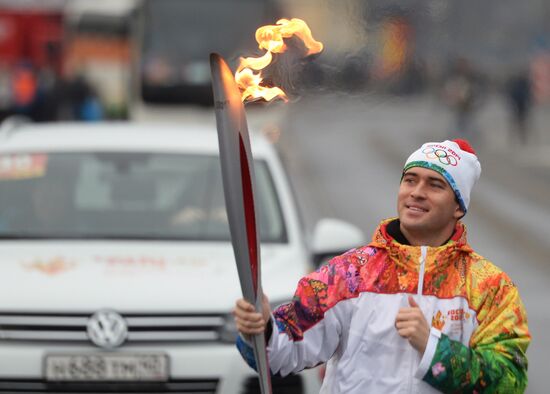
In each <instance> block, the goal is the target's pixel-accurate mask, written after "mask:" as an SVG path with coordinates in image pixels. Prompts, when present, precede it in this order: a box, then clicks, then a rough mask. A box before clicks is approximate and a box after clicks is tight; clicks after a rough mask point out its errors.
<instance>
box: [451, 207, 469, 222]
mask: <svg viewBox="0 0 550 394" xmlns="http://www.w3.org/2000/svg"><path fill="white" fill-rule="evenodd" d="M464 215H466V212H464V211H463V210H462V208H460V205H459V204H456V208H455V214H454V217H455V219H456V220H459V219H462V218H463V217H464Z"/></svg>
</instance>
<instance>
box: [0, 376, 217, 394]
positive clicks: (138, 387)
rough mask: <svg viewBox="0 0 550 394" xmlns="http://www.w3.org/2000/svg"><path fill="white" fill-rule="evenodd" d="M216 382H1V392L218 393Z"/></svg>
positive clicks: (194, 380)
mask: <svg viewBox="0 0 550 394" xmlns="http://www.w3.org/2000/svg"><path fill="white" fill-rule="evenodd" d="M217 387H218V380H217V379H182V380H169V381H167V382H163V383H156V382H155V383H152V382H139V383H114V382H109V383H95V382H63V383H57V382H55V383H54V382H47V381H45V380H0V393H19V394H21V393H195V394H199V393H200V394H208V393H212V394H213V393H215V392H216V389H217Z"/></svg>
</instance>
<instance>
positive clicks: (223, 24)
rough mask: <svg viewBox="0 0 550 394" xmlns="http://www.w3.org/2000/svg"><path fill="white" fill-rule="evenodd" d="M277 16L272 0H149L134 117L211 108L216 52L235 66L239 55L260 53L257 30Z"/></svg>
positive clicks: (143, 13)
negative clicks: (193, 107)
mask: <svg viewBox="0 0 550 394" xmlns="http://www.w3.org/2000/svg"><path fill="white" fill-rule="evenodd" d="M277 18H278V14H277V10H276V6H275V2H274V1H272V0H186V1H181V0H143V1H142V2H141V4H140V7H139V15H138V17H137V24H138V28H137V52H138V54H139V55H138V57H139V60H138V61H137V63H136V64H137V67H138V69H137V70H135V71H136V76H137V80H136V81H135V82H136V84H135V85H134V94H133V95H132V96H133V98H134V102H133V103H132V106H131V107H132V114H131V117H132V118H134V119H138V120H139V119H143V118H146V119H149V118H150V117H155V115H157V116H158V114H159V113H161V114H164V113H165V112H164V111H166V110H167V108H168V111H169V112H170V110H169V109H170V107H172V109H176V105H177V106H178V108H180V109H181V105H182V104H184V105H199V106H210V105H211V104H212V88H211V84H210V63H209V56H210V53H212V52H217V53H219V54H221V55H222V56H223V57H224V58H225V59H226V60H227V61H228V63H229V65H230V67H232V68H235V66H236V65H237V62H238V59H239V56H242V55H253V54H258V53H260V52H259V50H258V46H257V43H256V41H255V38H254V33H255V31H256V29H257V28H258V27H259V26H261V25H264V24H269V23H274V21H276V20H277Z"/></svg>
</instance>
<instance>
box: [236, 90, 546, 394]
mask: <svg viewBox="0 0 550 394" xmlns="http://www.w3.org/2000/svg"><path fill="white" fill-rule="evenodd" d="M247 112H248V113H249V123H252V124H253V125H254V123H255V122H259V123H261V124H262V125H263V126H264V128H265V129H266V130H268V132H269V133H270V134H271V135H272V136H273V138H274V139H275V140H277V146H278V148H279V151H280V153H281V156H282V158H283V161H284V164H285V166H286V167H287V170H288V172H289V175H290V177H291V180H292V183H293V186H294V188H295V190H296V194H297V196H298V200H299V203H300V205H301V207H302V210H303V212H304V215H305V222H306V226H307V227H308V228H309V229H310V230H311V229H312V228H313V227H314V225H315V223H316V221H317V220H318V219H320V218H321V217H336V218H340V219H344V220H347V221H349V222H351V223H353V224H355V225H357V226H358V227H359V228H361V229H362V230H363V231H364V232H365V234H366V235H367V237H368V238H369V239H370V236H371V234H372V231H373V230H374V228H375V226H376V225H377V224H378V222H379V220H380V219H383V218H386V217H390V216H395V214H396V208H395V206H396V193H397V189H398V184H399V179H400V173H401V169H402V166H403V163H404V162H405V160H406V158H407V156H408V155H409V154H410V153H411V152H412V151H413V150H415V149H417V148H418V147H419V146H420V145H421V143H423V142H426V141H428V140H435V141H437V140H442V139H445V138H448V137H449V135H450V134H449V130H450V126H449V122H450V119H451V118H450V115H449V113H448V111H446V109H445V108H444V107H443V106H442V105H441V104H440V103H438V102H437V100H434V99H431V98H429V97H412V98H405V99H403V98H401V99H399V98H395V97H374V96H356V97H349V96H321V97H311V98H303V99H301V100H299V101H296V102H292V103H290V104H288V105H286V106H284V107H282V106H278V105H275V106H273V107H272V108H260V109H258V110H256V109H251V110H250V111H249V110H247ZM251 119H252V120H251ZM476 121H477V126H478V130H477V133H478V134H476V135H470V136H469V137H470V138H471V139H473V140H474V143H475V144H476V146H475V147H476V148H477V150H478V155H479V156H480V161H481V164H482V169H483V170H482V171H483V172H482V176H481V179H480V181H479V183H478V185H476V188H474V191H473V194H472V201H471V204H470V210H469V212H468V215H467V216H466V217H465V223H466V225H467V228H468V234H469V241H470V244H471V245H472V246H473V247H474V249H475V250H476V251H477V252H478V253H480V254H482V255H484V256H485V257H487V258H489V259H490V260H492V261H493V262H494V263H495V264H496V265H498V266H499V267H501V268H502V269H504V270H505V271H506V272H507V273H508V274H509V275H510V276H511V277H512V279H513V280H514V282H515V283H516V284H517V285H518V287H519V289H520V293H521V295H522V299H523V301H524V304H525V306H526V308H527V312H528V317H529V326H530V330H531V332H532V335H533V341H532V343H531V346H530V348H529V350H528V356H529V363H530V368H529V387H528V389H527V393H545V392H547V387H546V381H547V376H545V373H547V371H548V367H547V364H546V361H545V360H546V357H547V354H548V351H550V331H548V329H547V327H548V326H549V325H550V308H548V306H547V304H546V302H547V300H548V299H550V287H549V286H548V284H547V282H548V280H549V279H550V262H549V261H548V256H549V255H550V243H549V242H548V240H549V239H550V236H549V235H548V234H550V207H549V205H550V204H548V203H546V201H548V197H550V181H549V180H548V179H546V178H545V177H544V176H539V175H538V174H547V173H548V172H547V171H546V172H545V168H544V167H542V166H543V165H544V163H542V164H541V163H540V162H536V163H535V162H529V161H526V160H525V158H526V157H529V154H528V153H526V151H528V149H539V150H540V149H544V146H541V145H542V143H541V141H540V140H539V142H538V143H537V146H528V147H525V148H522V149H517V147H516V146H515V145H512V144H511V143H510V142H509V140H507V139H506V137H507V136H506V131H505V130H502V128H500V129H499V128H498V127H497V125H499V124H503V122H504V121H505V120H503V113H502V108H499V106H498V102H497V103H496V104H495V103H493V104H491V105H487V106H485V108H484V109H483V111H480V113H479V114H478V115H477V120H476ZM549 134H550V133H549Z"/></svg>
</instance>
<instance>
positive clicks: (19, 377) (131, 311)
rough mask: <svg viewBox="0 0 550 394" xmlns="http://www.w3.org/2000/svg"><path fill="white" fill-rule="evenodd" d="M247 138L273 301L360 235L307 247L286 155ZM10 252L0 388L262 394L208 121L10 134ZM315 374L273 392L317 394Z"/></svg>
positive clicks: (320, 238) (3, 199)
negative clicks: (240, 332)
mask: <svg viewBox="0 0 550 394" xmlns="http://www.w3.org/2000/svg"><path fill="white" fill-rule="evenodd" d="M251 142H252V151H253V155H254V158H255V168H256V170H255V173H256V178H257V179H256V181H257V184H256V188H257V196H256V200H257V206H258V209H259V229H260V233H261V239H262V244H261V252H262V260H261V261H262V273H263V285H264V290H265V292H266V294H268V295H269V297H270V300H271V301H273V303H274V304H277V303H282V302H284V301H286V300H289V299H291V297H292V293H293V291H294V289H295V287H296V284H297V281H298V279H299V278H300V277H301V276H302V275H304V274H306V273H307V272H309V271H311V270H312V269H313V265H312V261H313V257H314V255H317V256H322V255H328V254H331V253H338V252H342V251H343V250H345V249H348V248H351V247H353V246H357V245H358V244H360V243H362V242H364V237H363V235H362V233H361V232H360V231H359V230H357V229H356V228H355V227H353V226H351V225H348V224H346V223H343V222H339V221H337V220H333V219H327V220H322V221H321V222H320V223H319V224H318V226H317V228H316V230H315V231H314V234H313V237H312V238H311V239H308V238H306V237H305V236H304V232H303V229H302V228H301V226H300V223H299V220H298V212H297V209H296V206H295V203H294V200H293V197H292V193H291V191H290V188H289V185H288V183H287V179H286V177H285V174H284V171H283V168H282V166H281V164H280V162H279V160H278V157H277V154H276V151H275V148H274V147H273V146H272V145H271V144H270V143H269V142H268V141H267V140H266V139H265V138H263V137H262V135H260V134H252V136H251ZM308 245H318V246H317V250H311V248H310V247H309V246H308ZM0 250H1V252H0V267H1V269H2V274H1V275H0V392H3V391H5V390H7V391H25V392H31V391H32V392H81V391H82V392H84V391H88V392H89V391H93V392H155V393H158V392H171V393H172V392H178V393H224V394H226V393H243V394H246V393H257V392H259V386H258V380H257V376H256V374H255V372H254V371H252V370H251V369H250V368H249V367H248V366H247V365H246V364H245V362H244V361H243V360H242V359H241V357H240V355H239V353H238V351H237V349H236V347H235V344H234V341H235V338H236V332H235V327H234V324H233V318H232V316H231V314H230V311H231V309H232V307H233V305H234V302H235V300H236V299H237V298H240V297H241V292H240V286H239V282H238V276H237V270H236V266H235V262H234V255H233V250H232V247H231V242H230V234H229V227H228V223H227V217H226V214H225V207H224V200H223V193H222V183H221V171H220V163H219V159H218V141H217V134H216V129H215V125H214V123H213V122H212V123H211V124H180V125H173V126H170V125H166V124H156V125H147V124H132V123H123V122H121V123H97V124H83V123H58V124H46V125H35V124H25V123H16V122H15V123H13V122H12V123H8V124H5V125H3V127H2V128H1V130H0ZM319 375H320V374H319V371H318V370H310V371H305V372H303V373H301V374H299V375H295V376H289V377H286V378H273V386H274V392H275V393H314V392H318V389H319V384H320V377H319Z"/></svg>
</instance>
